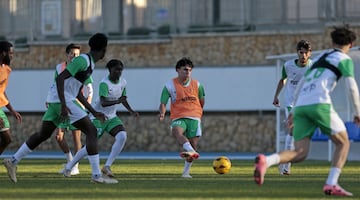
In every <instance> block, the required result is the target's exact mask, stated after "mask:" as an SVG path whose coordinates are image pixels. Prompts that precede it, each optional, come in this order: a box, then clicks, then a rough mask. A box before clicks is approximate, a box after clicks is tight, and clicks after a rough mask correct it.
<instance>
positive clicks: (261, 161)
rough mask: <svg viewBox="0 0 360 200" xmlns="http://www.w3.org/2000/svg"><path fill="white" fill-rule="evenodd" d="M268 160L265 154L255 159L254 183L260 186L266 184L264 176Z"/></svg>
mask: <svg viewBox="0 0 360 200" xmlns="http://www.w3.org/2000/svg"><path fill="white" fill-rule="evenodd" d="M266 169H267V167H266V158H265V155H264V154H259V155H258V156H256V158H255V170H254V181H255V183H256V184H258V185H262V184H263V183H264V176H265V173H266Z"/></svg>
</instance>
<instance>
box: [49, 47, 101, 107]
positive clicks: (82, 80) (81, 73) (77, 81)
mask: <svg viewBox="0 0 360 200" xmlns="http://www.w3.org/2000/svg"><path fill="white" fill-rule="evenodd" d="M94 67H95V63H94V61H93V59H92V58H91V56H88V55H87V54H81V55H79V56H78V57H75V58H74V59H73V60H72V62H71V63H69V64H67V66H66V69H67V70H68V71H69V72H70V74H71V75H72V76H71V77H69V78H67V79H65V82H64V95H65V101H66V102H69V101H73V100H75V99H76V97H77V95H78V93H79V90H80V88H81V86H82V85H84V84H88V83H92V78H91V74H92V71H93V69H94ZM59 71H60V70H59ZM59 71H58V67H57V68H56V72H55V78H56V77H57V75H58V74H60V73H59ZM46 102H48V103H59V102H60V99H59V96H58V93H57V86H56V81H54V83H53V84H52V85H51V87H50V89H49V91H48V96H47V98H46Z"/></svg>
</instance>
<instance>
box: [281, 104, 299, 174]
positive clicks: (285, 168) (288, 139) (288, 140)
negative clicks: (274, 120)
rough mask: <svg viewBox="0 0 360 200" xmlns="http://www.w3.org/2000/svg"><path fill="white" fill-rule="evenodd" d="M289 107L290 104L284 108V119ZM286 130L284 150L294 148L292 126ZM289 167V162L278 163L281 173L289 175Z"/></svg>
mask: <svg viewBox="0 0 360 200" xmlns="http://www.w3.org/2000/svg"><path fill="white" fill-rule="evenodd" d="M291 109H292V107H290V106H289V107H286V109H285V117H286V119H287V118H288V117H289V113H290V111H291ZM287 132H288V133H287V134H286V136H285V145H284V150H294V149H295V146H294V137H293V136H292V128H290V129H288V130H287ZM290 167H291V162H288V163H284V164H280V165H279V169H280V174H281V175H290Z"/></svg>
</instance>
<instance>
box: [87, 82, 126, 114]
mask: <svg viewBox="0 0 360 200" xmlns="http://www.w3.org/2000/svg"><path fill="white" fill-rule="evenodd" d="M125 86H126V80H125V79H123V78H120V79H119V81H118V82H116V83H114V82H112V81H110V80H109V77H108V76H106V77H104V78H103V79H102V80H101V82H100V84H99V98H98V99H97V100H96V101H95V106H94V109H95V110H96V111H98V112H102V113H104V114H105V116H106V117H107V119H112V118H114V117H116V105H117V104H115V105H112V106H106V107H103V106H102V105H101V102H100V97H105V99H106V100H108V101H114V100H117V99H119V98H120V97H121V96H126V88H125Z"/></svg>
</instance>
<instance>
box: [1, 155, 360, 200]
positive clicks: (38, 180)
mask: <svg viewBox="0 0 360 200" xmlns="http://www.w3.org/2000/svg"><path fill="white" fill-rule="evenodd" d="M63 161H64V160H56V159H49V160H45V159H43V160H39V159H24V160H22V162H21V163H20V164H19V165H18V176H17V178H18V182H17V183H12V182H10V180H9V179H8V177H7V174H6V170H5V168H4V167H3V166H2V167H1V168H0V199H1V200H4V199H99V200H100V199H137V200H139V199H216V200H223V199H286V200H287V199H334V198H336V199H343V198H342V197H329V196H325V195H324V194H323V192H322V186H323V184H324V182H325V180H326V177H327V173H328V170H329V165H330V164H329V163H328V162H326V161H305V162H303V163H301V164H296V165H294V166H293V168H292V175H290V176H280V175H279V173H278V170H277V167H272V168H270V169H269V170H268V173H267V175H266V177H265V183H264V185H263V186H257V185H255V183H254V181H253V177H252V174H253V162H252V161H243V160H233V161H232V165H233V167H232V169H231V171H230V173H228V174H225V175H219V174H216V173H215V172H214V171H213V169H212V161H211V160H198V161H196V162H195V163H194V164H193V166H192V173H191V174H192V176H193V178H192V179H184V178H180V175H181V171H182V168H183V161H182V160H180V159H179V160H116V162H115V164H114V166H113V167H112V170H113V172H114V173H115V175H117V179H118V180H119V183H118V184H114V185H102V184H94V183H91V182H90V176H91V173H90V166H89V164H88V162H87V160H82V162H81V163H80V166H79V167H80V172H81V174H80V175H77V176H73V177H71V178H64V177H63V176H62V175H61V174H58V171H59V170H60V169H61V166H62V163H63ZM102 163H104V160H102ZM340 184H341V185H342V186H343V187H344V188H345V189H347V190H349V191H351V192H353V193H354V195H355V196H354V197H353V198H349V197H347V198H346V199H360V162H348V163H347V165H346V167H345V168H344V169H343V173H342V175H341V177H340ZM344 198H345V197H344Z"/></svg>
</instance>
